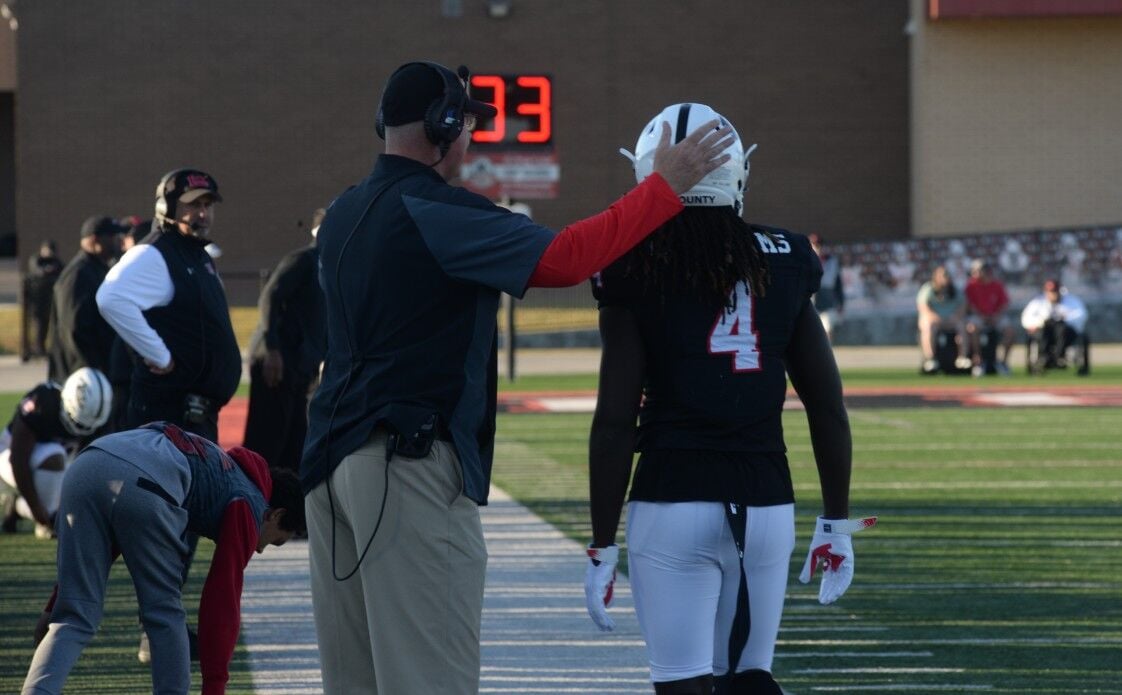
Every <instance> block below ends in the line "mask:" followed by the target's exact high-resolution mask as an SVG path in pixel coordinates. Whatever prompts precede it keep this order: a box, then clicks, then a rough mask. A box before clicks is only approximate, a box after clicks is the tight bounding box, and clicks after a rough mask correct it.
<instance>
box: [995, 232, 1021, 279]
mask: <svg viewBox="0 0 1122 695" xmlns="http://www.w3.org/2000/svg"><path fill="white" fill-rule="evenodd" d="M997 262H998V264H999V265H1000V266H1001V275H1002V277H1004V278H1005V279H1006V280H1008V281H1009V282H1010V283H1012V284H1014V285H1020V284H1021V281H1022V279H1023V278H1024V275H1025V271H1027V270H1028V267H1029V257H1028V254H1027V253H1025V250H1024V248H1023V247H1022V246H1021V242H1020V241H1018V240H1016V239H1006V240H1005V247H1004V248H1003V249H1002V250H1001V253H1000V254H998V256H997Z"/></svg>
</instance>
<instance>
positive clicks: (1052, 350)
mask: <svg viewBox="0 0 1122 695" xmlns="http://www.w3.org/2000/svg"><path fill="white" fill-rule="evenodd" d="M1021 325H1022V326H1024V329H1025V333H1026V334H1027V337H1028V369H1029V372H1030V373H1032V374H1040V373H1042V372H1043V371H1044V370H1045V369H1053V368H1061V369H1062V368H1066V367H1067V365H1068V359H1067V351H1068V348H1071V347H1073V346H1078V347H1079V349H1078V350H1077V351H1076V354H1075V359H1074V363H1075V365H1076V367H1077V371H1076V373H1077V374H1079V375H1080V376H1086V375H1087V374H1090V373H1091V339H1090V337H1089V336H1088V335H1087V307H1086V306H1085V305H1084V304H1083V301H1082V300H1081V299H1079V297H1076V296H1075V295H1073V294H1071V293H1069V292H1068V291H1067V289H1066V288H1065V287H1064V286H1063V285H1061V284H1060V281H1059V280H1054V279H1053V280H1046V281H1045V282H1044V292H1043V294H1040V295H1038V296H1037V297H1035V298H1034V299H1033V300H1032V301H1030V302H1029V303H1028V305H1027V306H1025V310H1024V311H1023V312H1021Z"/></svg>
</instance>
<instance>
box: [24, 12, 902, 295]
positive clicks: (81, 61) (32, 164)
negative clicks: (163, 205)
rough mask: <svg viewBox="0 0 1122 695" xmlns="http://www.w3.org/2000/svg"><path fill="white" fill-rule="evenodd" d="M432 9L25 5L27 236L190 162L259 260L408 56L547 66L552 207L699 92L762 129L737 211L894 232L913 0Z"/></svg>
mask: <svg viewBox="0 0 1122 695" xmlns="http://www.w3.org/2000/svg"><path fill="white" fill-rule="evenodd" d="M441 5H442V3H441V2H439V1H438V0H418V1H416V2H414V1H413V0H408V1H407V0H396V1H389V0H379V1H378V2H371V1H369V0H339V1H337V2H306V1H305V0H299V1H297V0H270V1H266V0H244V1H241V2H236V3H233V2H225V1H221V0H194V1H192V2H151V1H150V0H116V1H115V2H112V3H100V2H98V3H95V2H74V1H73V0H35V1H34V2H26V3H21V4H20V7H19V9H20V43H19V51H20V54H19V59H20V62H19V68H20V93H19V99H18V100H17V108H18V112H17V132H18V133H19V147H18V155H19V160H18V167H19V169H18V174H19V184H20V185H19V192H18V195H19V199H18V205H19V207H18V213H19V229H20V234H21V246H22V249H23V252H24V253H26V252H27V250H28V249H31V248H34V247H35V245H37V243H38V241H39V240H40V239H42V238H44V237H53V238H56V239H58V240H60V242H61V244H62V247H63V249H64V251H65V250H66V249H67V248H68V247H69V246H70V245H71V244H72V243H75V241H74V240H75V239H76V237H77V230H78V227H79V225H80V223H81V221H82V219H83V218H84V217H86V216H87V215H90V214H95V213H98V212H105V213H108V214H114V215H124V214H131V213H137V214H147V213H149V212H150V210H151V206H152V193H153V190H154V188H155V184H156V181H157V180H158V178H159V177H160V175H161V174H163V173H164V172H165V171H167V170H169V169H171V168H174V167H176V166H181V165H192V166H198V167H202V168H204V169H207V170H208V171H210V172H211V173H212V174H214V176H215V177H216V178H217V179H218V181H219V183H220V185H221V186H222V190H223V194H224V195H225V198H226V202H224V203H223V204H222V205H221V206H220V209H219V210H218V220H217V223H216V225H215V227H214V235H215V237H216V241H217V242H218V243H219V244H220V245H221V246H222V247H223V248H224V250H225V251H226V256H225V257H224V258H223V259H222V261H221V265H222V268H223V270H224V272H226V271H229V270H242V271H247V272H248V271H253V270H255V269H257V268H262V267H271V266H272V265H273V264H274V263H275V262H276V260H277V259H278V258H279V257H280V256H281V255H282V254H283V253H284V252H285V251H286V250H288V249H290V248H293V247H295V246H297V245H299V244H303V243H305V241H306V239H307V236H306V233H305V231H304V230H302V229H299V228H297V226H296V220H298V219H302V220H305V221H306V220H307V219H308V216H309V215H310V212H311V210H312V209H313V208H315V207H318V206H321V205H324V204H326V203H327V202H329V201H330V200H331V198H332V197H333V196H334V195H336V194H337V193H338V192H340V191H341V190H342V189H343V188H345V187H346V186H347V185H349V184H350V183H352V182H354V181H356V180H358V179H360V178H361V177H363V176H364V175H365V174H366V173H367V172H368V171H369V169H370V166H371V164H372V162H373V160H374V157H375V155H376V153H377V152H379V151H380V150H381V145H380V143H379V141H378V140H377V139H376V137H375V135H374V127H373V126H374V115H375V110H376V106H377V102H378V99H379V97H380V92H381V87H382V84H383V82H384V80H385V78H386V76H387V75H388V74H389V72H390V71H391V70H392V69H393V68H394V67H396V66H397V65H398V64H400V63H402V62H405V61H407V60H416V59H421V58H427V59H432V60H437V61H441V62H446V63H447V64H449V65H451V66H453V67H454V66H455V65H456V64H458V63H460V62H464V63H467V64H468V65H469V66H471V67H472V68H473V69H474V70H476V71H484V72H514V71H526V72H529V71H541V72H546V73H551V74H552V75H553V77H554V90H555V99H556V101H555V107H556V111H555V121H554V128H555V131H554V132H555V142H556V149H557V152H558V156H559V158H560V162H561V177H562V180H561V185H560V190H561V197H560V198H559V199H557V200H553V201H539V202H533V208H534V213H535V216H536V217H537V218H538V219H539V220H540V221H542V222H543V223H545V224H548V225H551V226H560V225H562V224H564V223H567V222H570V221H572V220H574V219H577V218H579V217H583V216H585V215H588V214H591V213H594V212H596V211H598V210H599V209H601V208H602V207H603V206H605V205H607V204H609V203H610V202H611V201H612V200H613V199H614V198H615V197H617V196H618V195H619V194H621V193H622V192H623V191H624V190H626V188H627V187H629V186H630V185H631V183H632V182H633V179H632V177H631V174H630V169H629V167H628V165H627V163H626V161H625V160H624V159H623V158H622V157H620V156H619V155H618V154H616V151H617V149H618V148H619V147H620V146H626V147H632V146H633V145H634V141H635V138H636V136H637V134H638V131H639V129H640V128H641V127H642V126H643V124H644V123H645V122H646V121H647V119H649V118H650V117H651V116H653V115H654V114H655V113H657V112H658V111H659V110H660V109H661V108H662V107H663V106H665V105H667V104H669V103H674V102H676V101H686V100H697V101H705V102H708V103H710V104H711V105H712V106H714V107H715V108H717V109H718V110H719V111H721V112H723V113H724V114H725V115H726V116H728V117H729V118H730V119H732V120H733V122H734V123H735V124H736V125H737V127H738V128H739V130H740V132H741V133H742V135H743V137H744V139H745V140H746V141H747V143H752V142H758V143H759V144H760V147H759V150H758V151H757V152H756V154H755V155H754V156H753V158H752V162H753V168H752V178H751V181H750V188H751V190H750V191H749V193H748V197H747V210H748V217H749V218H751V219H753V220H757V221H760V222H765V223H769V224H776V225H782V226H787V227H789V228H791V229H795V230H798V231H807V232H809V231H819V232H822V233H824V234H826V235H828V236H831V237H833V238H837V239H846V238H848V239H856V238H869V237H877V236H879V237H884V236H899V235H902V234H905V233H906V232H907V229H908V224H909V220H908V205H909V202H908V195H909V186H908V155H907V150H908V135H907V133H908V125H907V108H908V91H907V79H908V74H907V38H906V37H905V36H904V34H903V32H902V31H901V28H902V27H903V25H904V22H905V19H906V13H907V6H906V4H905V0H898V1H897V2H892V3H886V2H884V1H883V0H847V1H846V2H842V3H824V2H821V0H785V2H782V3H778V2H776V3H772V2H768V3H755V2H754V3H746V2H733V3H730V2H726V1H723V0H696V1H692V2H673V3H671V2H658V3H654V2H649V0H610V1H607V2H605V1H603V0H565V1H564V2H543V1H541V0H515V2H514V6H513V7H514V11H513V13H512V15H511V16H510V17H509V18H507V19H505V20H499V21H496V20H491V19H489V18H487V17H486V15H485V12H484V9H483V8H484V3H483V2H481V1H479V2H476V1H474V0H464V2H463V7H464V16H463V17H461V18H458V19H449V18H445V17H442V16H441V15H440V7H441ZM65 253H69V251H65ZM251 286H252V283H251ZM253 298H254V297H253V296H250V297H249V299H250V300H252V299H253ZM246 299H247V297H246V296H241V297H239V301H245V300H246Z"/></svg>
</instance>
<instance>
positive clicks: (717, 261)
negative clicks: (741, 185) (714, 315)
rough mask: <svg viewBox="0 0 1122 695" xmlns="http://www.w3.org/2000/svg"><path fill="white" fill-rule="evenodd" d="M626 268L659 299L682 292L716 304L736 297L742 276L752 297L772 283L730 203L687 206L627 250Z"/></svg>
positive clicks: (756, 247)
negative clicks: (736, 287) (726, 204)
mask: <svg viewBox="0 0 1122 695" xmlns="http://www.w3.org/2000/svg"><path fill="white" fill-rule="evenodd" d="M761 233H763V232H761ZM625 272H626V273H627V274H628V275H630V276H632V277H636V278H638V279H639V280H640V282H641V283H642V285H643V287H644V289H645V290H646V291H648V292H655V293H657V294H658V296H659V299H660V300H661V301H666V299H667V298H668V297H670V296H673V295H683V294H685V295H689V296H692V297H695V298H698V299H701V300H703V301H712V302H713V303H714V304H717V305H720V304H725V305H728V304H729V303H730V302H733V301H735V300H734V299H731V298H730V291H731V290H732V288H733V287H734V286H735V285H736V283H737V282H739V281H741V280H743V281H744V283H745V284H746V285H747V286H748V291H749V292H751V293H752V295H754V296H756V297H762V296H764V294H765V293H766V291H767V286H768V284H770V281H771V278H770V276H769V273H768V266H767V261H766V260H765V258H764V255H763V253H762V252H761V251H760V247H759V245H758V243H757V241H756V236H755V234H754V230H752V229H751V228H750V227H749V226H748V223H747V222H745V221H744V220H743V219H741V217H740V216H739V215H737V214H736V212H735V211H734V210H733V208H731V207H690V208H686V209H685V210H684V211H682V212H681V213H680V214H679V215H677V216H676V217H674V218H673V219H671V220H670V221H668V222H667V223H666V224H664V225H662V226H661V227H659V228H658V230H656V231H655V232H654V233H653V234H651V235H650V236H649V237H647V239H646V241H644V242H642V243H641V244H639V245H638V246H637V247H636V248H635V249H634V250H632V251H631V252H630V253H629V254H628V256H627V260H626V266H625ZM729 308H734V307H733V306H730V307H729Z"/></svg>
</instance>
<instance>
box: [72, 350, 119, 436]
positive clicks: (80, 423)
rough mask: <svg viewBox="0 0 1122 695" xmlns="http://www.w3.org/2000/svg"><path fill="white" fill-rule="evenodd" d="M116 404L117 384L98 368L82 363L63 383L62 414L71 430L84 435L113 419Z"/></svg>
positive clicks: (77, 434) (75, 433)
mask: <svg viewBox="0 0 1122 695" xmlns="http://www.w3.org/2000/svg"><path fill="white" fill-rule="evenodd" d="M112 405H113V388H112V387H111V386H110V385H109V380H108V379H106V378H105V375H104V374H102V373H101V372H99V371H98V370H96V369H91V368H90V367H82V368H81V369H79V370H78V371H76V372H74V373H73V374H71V375H70V376H69V377H67V379H66V383H65V384H63V386H62V413H60V414H59V417H60V418H61V419H62V424H63V426H64V427H65V428H66V430H67V431H68V432H70V433H71V434H73V435H75V436H79V437H84V436H86V435H88V434H93V433H94V432H96V431H97V429H98V428H99V427H101V426H102V425H104V424H105V423H106V422H108V421H109V411H110V410H111V409H112Z"/></svg>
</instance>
